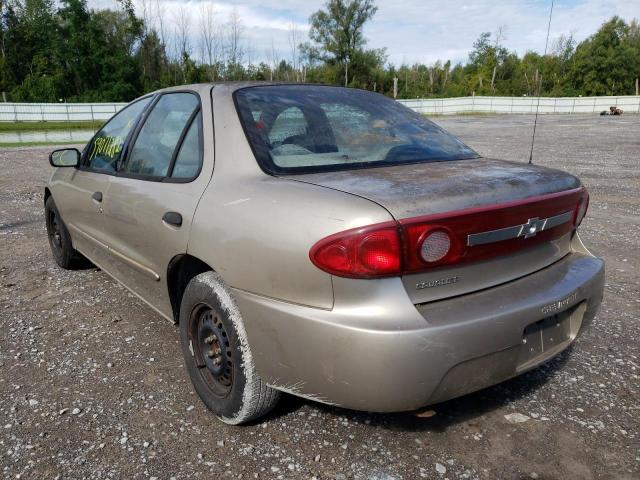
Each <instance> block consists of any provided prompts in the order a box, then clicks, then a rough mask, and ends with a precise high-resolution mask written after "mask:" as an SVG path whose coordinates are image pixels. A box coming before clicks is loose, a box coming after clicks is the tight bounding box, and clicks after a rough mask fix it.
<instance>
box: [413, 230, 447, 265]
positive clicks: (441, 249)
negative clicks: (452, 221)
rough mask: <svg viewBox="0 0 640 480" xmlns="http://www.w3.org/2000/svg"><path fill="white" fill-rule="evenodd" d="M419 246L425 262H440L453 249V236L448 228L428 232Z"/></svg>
mask: <svg viewBox="0 0 640 480" xmlns="http://www.w3.org/2000/svg"><path fill="white" fill-rule="evenodd" d="M419 247H420V256H421V257H422V259H423V260H424V261H425V262H427V263H435V262H439V261H440V260H442V259H443V258H444V257H446V256H447V254H448V253H449V251H450V250H451V236H450V235H449V233H447V231H446V230H436V231H432V232H427V234H426V235H424V238H423V240H422V242H420V245H419Z"/></svg>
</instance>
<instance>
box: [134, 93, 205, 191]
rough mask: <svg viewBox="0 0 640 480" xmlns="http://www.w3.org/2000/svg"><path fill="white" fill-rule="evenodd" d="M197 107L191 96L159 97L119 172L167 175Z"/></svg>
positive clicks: (196, 99)
mask: <svg viewBox="0 0 640 480" xmlns="http://www.w3.org/2000/svg"><path fill="white" fill-rule="evenodd" d="M199 107H200V103H199V101H198V97H197V96H196V95H194V94H191V93H168V94H165V95H163V96H162V97H160V99H159V100H158V102H157V103H156V104H155V105H154V106H153V110H151V113H149V115H147V119H146V120H145V122H144V125H143V126H142V128H141V129H140V132H139V133H138V137H137V139H136V140H135V144H134V145H133V148H132V149H131V153H130V154H129V159H128V160H127V163H126V165H125V166H124V168H123V170H122V171H123V172H124V173H128V174H135V175H143V176H147V177H154V178H163V177H166V176H169V175H170V171H169V169H170V167H171V161H172V159H173V156H174V152H176V148H177V147H178V143H179V141H180V140H181V139H182V138H183V132H185V131H186V130H185V129H187V128H188V127H189V126H190V125H191V123H192V121H193V119H194V118H195V116H196V115H197V113H198V111H199Z"/></svg>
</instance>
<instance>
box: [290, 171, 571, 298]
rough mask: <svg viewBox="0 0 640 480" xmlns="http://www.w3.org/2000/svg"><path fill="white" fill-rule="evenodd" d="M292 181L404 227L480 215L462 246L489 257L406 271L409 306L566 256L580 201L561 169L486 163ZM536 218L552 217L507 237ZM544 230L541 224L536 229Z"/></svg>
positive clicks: (502, 280)
mask: <svg viewBox="0 0 640 480" xmlns="http://www.w3.org/2000/svg"><path fill="white" fill-rule="evenodd" d="M290 178H295V179H296V180H298V181H303V182H307V183H312V184H315V185H320V186H324V187H327V188H331V189H335V190H339V191H343V192H346V193H350V194H353V195H357V196H360V197H364V198H367V199H369V200H371V201H373V202H376V203H378V204H379V205H381V206H382V207H384V208H385V209H386V210H388V211H389V213H390V214H391V215H392V216H393V217H394V218H395V219H396V220H397V221H398V222H400V223H401V224H406V223H411V222H412V221H414V220H415V219H416V218H418V219H420V218H422V219H427V221H429V220H431V219H436V220H437V219H438V218H447V217H450V216H456V215H459V214H460V213H461V212H462V213H464V212H470V214H471V215H476V213H475V212H476V211H477V212H478V217H477V218H478V221H477V222H475V224H474V227H473V228H474V230H473V231H470V234H469V235H468V236H467V235H466V234H465V242H469V249H470V250H471V249H473V250H472V251H473V252H474V253H478V252H479V251H480V250H484V251H485V252H486V251H493V255H490V256H488V257H489V258H486V259H485V258H483V256H482V255H479V256H478V257H477V260H475V261H465V262H461V263H459V264H457V263H456V264H452V265H445V266H442V267H437V268H428V269H424V270H423V271H419V272H415V273H413V272H410V273H405V275H403V278H402V281H403V283H404V285H405V287H406V289H407V292H408V294H409V296H410V297H411V299H412V300H413V301H414V303H425V302H429V301H433V300H438V299H441V298H447V297H451V296H455V295H461V294H465V293H469V292H472V291H475V290H479V289H483V288H488V287H491V286H494V285H498V284H501V283H505V282H507V281H510V280H513V279H516V278H519V277H522V276H524V275H527V274H530V273H533V272H535V271H537V270H540V269H542V268H544V267H546V266H548V265H550V264H551V263H553V262H555V261H557V260H559V259H560V258H562V257H563V256H565V255H566V254H567V253H569V251H570V241H571V235H572V231H573V224H572V221H573V215H569V214H568V212H570V211H571V212H573V210H574V207H575V198H579V196H580V195H579V194H578V193H577V191H576V189H578V188H580V186H581V185H580V181H579V180H578V179H577V178H576V177H574V176H572V175H569V174H567V173H565V172H562V171H559V170H554V169H549V168H545V167H541V166H537V165H527V164H520V163H514V162H506V161H500V160H491V159H484V158H479V159H472V160H460V161H447V162H431V163H420V164H411V165H397V166H390V167H380V168H368V169H358V170H345V171H334V172H324V173H313V174H305V175H298V176H296V177H290ZM572 190H573V191H576V192H574V193H575V194H574V195H573V196H571V197H570V198H568V197H567V196H566V195H555V194H557V193H558V192H567V191H572ZM576 195H577V196H576ZM565 197H567V198H565ZM561 198H563V199H564V200H560V199H561ZM507 212H509V213H508V214H507ZM569 217H570V218H569ZM536 218H537V219H538V220H542V221H545V220H547V219H553V220H550V221H548V222H547V226H548V228H546V231H545V232H544V233H542V234H541V235H540V236H539V238H538V239H536V240H528V241H527V240H526V239H525V235H524V234H523V235H520V236H519V237H518V238H517V239H514V238H512V236H513V235H514V233H518V232H516V231H515V230H514V229H516V230H517V229H518V228H519V227H522V226H523V225H528V224H530V223H531V222H530V220H533V224H532V225H536ZM554 222H555V223H554ZM522 228H525V227H522ZM542 228H543V223H542V222H540V223H539V224H538V225H537V229H538V231H540V230H541V229H542ZM509 229H511V230H509ZM495 232H498V233H497V234H496V233H495ZM523 232H524V230H523ZM521 233H522V232H521ZM535 233H537V232H534V235H531V237H533V236H535ZM496 235H498V236H496ZM500 235H502V237H501V236H500ZM509 235H511V237H509ZM467 237H468V238H467ZM507 237H508V238H507ZM509 238H510V239H509ZM496 249H497V250H496ZM496 252H497V253H498V254H497V255H496ZM469 259H470V260H473V258H471V257H470V258H469ZM469 259H468V260H469Z"/></svg>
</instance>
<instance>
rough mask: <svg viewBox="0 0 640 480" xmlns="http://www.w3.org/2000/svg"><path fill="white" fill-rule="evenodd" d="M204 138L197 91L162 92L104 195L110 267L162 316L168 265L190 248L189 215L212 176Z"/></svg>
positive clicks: (166, 312) (166, 306) (165, 308)
mask: <svg viewBox="0 0 640 480" xmlns="http://www.w3.org/2000/svg"><path fill="white" fill-rule="evenodd" d="M203 145H204V136H203V115H202V107H201V103H200V97H199V95H197V94H196V93H194V92H182V91H181V92H172V93H165V94H162V95H160V96H159V97H158V98H157V99H156V101H155V103H154V104H153V105H152V106H151V107H150V109H149V111H148V113H147V114H145V118H144V119H143V120H142V122H141V124H140V125H139V126H138V129H137V131H136V132H135V133H134V136H133V138H132V141H131V143H130V146H129V147H128V148H127V154H126V159H125V161H124V164H123V165H122V167H121V168H120V169H119V171H118V173H117V175H116V176H114V177H113V178H112V181H111V183H110V185H109V190H108V192H107V193H106V195H105V199H104V216H105V223H106V225H107V230H108V232H107V236H106V240H105V241H106V242H107V243H108V245H109V248H110V254H111V256H112V265H113V272H112V273H113V275H114V276H116V278H118V279H119V280H120V281H121V282H122V283H124V284H125V285H126V286H127V287H129V288H130V289H131V290H133V291H134V292H135V293H136V294H138V295H139V296H141V297H142V298H143V299H144V300H146V301H147V302H149V303H150V304H151V305H152V306H153V307H155V308H156V309H157V310H158V311H160V313H162V314H163V315H165V316H167V317H170V316H171V313H172V311H171V305H170V302H169V298H168V295H167V281H166V273H167V267H168V265H169V263H170V262H171V260H172V259H173V258H174V257H175V256H176V255H179V254H183V253H185V252H186V251H187V242H188V238H189V231H190V227H191V220H192V217H193V214H194V212H195V209H196V207H197V204H198V201H199V199H200V197H201V195H202V192H203V191H204V188H205V187H206V185H207V183H208V181H209V179H210V176H211V171H210V170H208V171H207V173H206V174H204V173H201V171H202V164H203V150H204V147H203ZM209 165H211V162H209Z"/></svg>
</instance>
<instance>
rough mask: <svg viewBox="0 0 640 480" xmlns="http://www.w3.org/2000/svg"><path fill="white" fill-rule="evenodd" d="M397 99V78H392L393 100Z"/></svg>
mask: <svg viewBox="0 0 640 480" xmlns="http://www.w3.org/2000/svg"><path fill="white" fill-rule="evenodd" d="M397 97H398V77H393V98H397Z"/></svg>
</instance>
